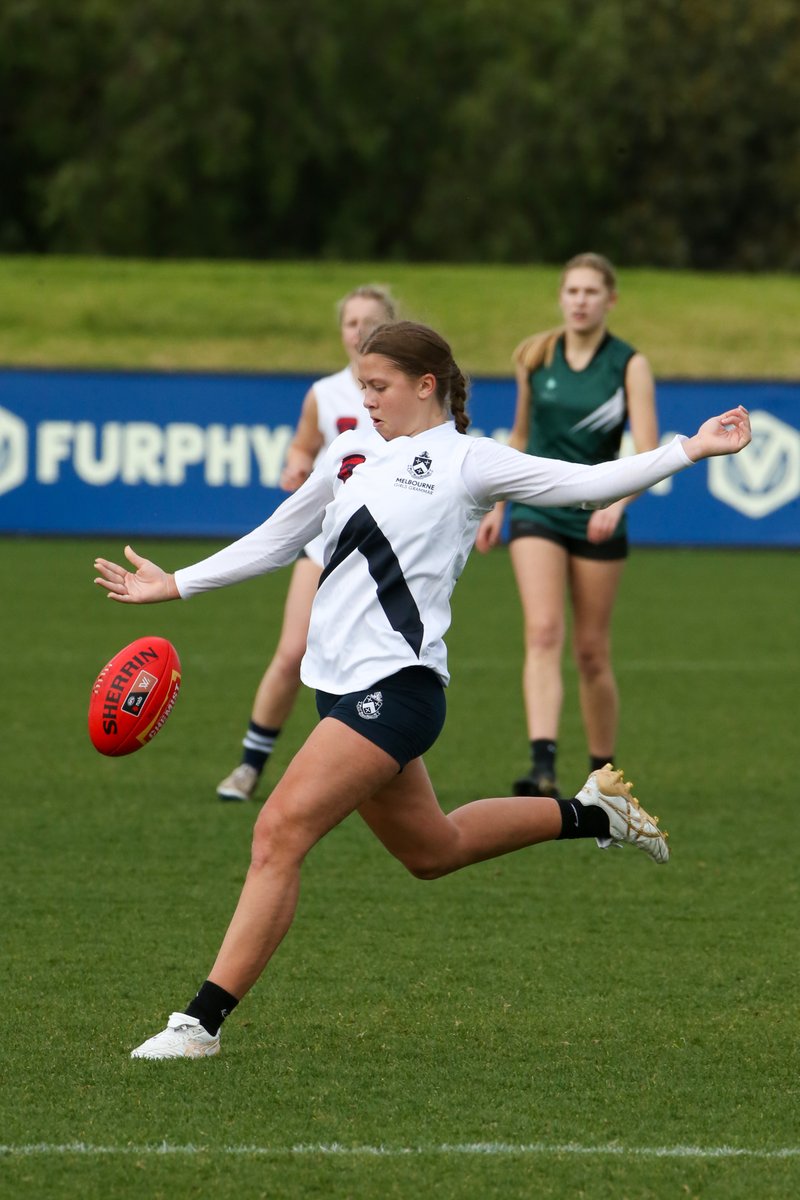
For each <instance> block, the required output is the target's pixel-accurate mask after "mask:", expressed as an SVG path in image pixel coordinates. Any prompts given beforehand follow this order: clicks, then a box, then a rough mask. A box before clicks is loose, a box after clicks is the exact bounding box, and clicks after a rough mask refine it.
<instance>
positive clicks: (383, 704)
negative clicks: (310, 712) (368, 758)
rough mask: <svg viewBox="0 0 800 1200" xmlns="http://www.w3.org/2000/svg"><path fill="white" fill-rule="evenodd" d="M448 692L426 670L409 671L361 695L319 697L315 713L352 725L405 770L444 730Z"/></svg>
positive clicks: (389, 678) (325, 693) (323, 694)
mask: <svg viewBox="0 0 800 1200" xmlns="http://www.w3.org/2000/svg"><path fill="white" fill-rule="evenodd" d="M446 709H447V705H446V703H445V697H444V687H443V686H442V682H441V680H440V679H439V676H438V675H436V674H435V672H433V671H431V670H430V668H428V667H405V668H404V669H403V670H402V671H398V672H397V673H396V674H395V675H389V676H388V677H387V678H386V679H379V680H378V682H377V683H373V684H372V686H371V687H369V688H366V689H365V690H362V691H358V692H347V693H346V694H345V695H343V696H334V695H332V693H331V692H320V691H318V692H317V712H318V713H319V715H320V718H322V717H334V718H335V719H336V720H337V721H341V722H342V724H344V725H349V726H350V728H351V729H354V730H355V731H356V733H360V734H361V736H362V737H365V738H366V739H367V741H370V742H373V743H374V744H375V745H376V746H380V748H381V750H385V751H386V753H387V754H390V755H391V756H392V758H394V759H395V760H396V761H397V763H398V764H399V766H400V770H401V771H402V769H403V767H404V766H405V765H406V763H409V762H411V760H412V759H413V758H419V757H420V755H421V754H424V753H425V751H426V750H430V748H431V746H432V745H433V743H434V742H435V741H436V739H437V737H438V736H439V734H440V733H441V732H442V727H443V725H444V718H445V712H446Z"/></svg>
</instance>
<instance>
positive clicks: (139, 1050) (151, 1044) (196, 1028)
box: [131, 1012, 219, 1058]
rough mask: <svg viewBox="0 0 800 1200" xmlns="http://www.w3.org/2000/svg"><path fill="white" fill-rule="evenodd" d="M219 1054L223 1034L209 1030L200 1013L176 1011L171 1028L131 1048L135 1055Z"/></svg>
mask: <svg viewBox="0 0 800 1200" xmlns="http://www.w3.org/2000/svg"><path fill="white" fill-rule="evenodd" d="M212 1054H219V1034H218V1033H216V1034H211V1033H207V1032H206V1030H205V1029H204V1028H203V1026H202V1025H201V1024H200V1022H199V1021H198V1019H197V1017H187V1015H186V1013H179V1012H174V1013H173V1014H172V1015H171V1017H170V1019H169V1021H168V1022H167V1028H166V1029H162V1031H161V1033H157V1034H156V1035H155V1037H151V1038H148V1039H147V1041H146V1042H142V1044H141V1046H137V1047H136V1049H135V1050H131V1058H209V1057H210V1056H211V1055H212Z"/></svg>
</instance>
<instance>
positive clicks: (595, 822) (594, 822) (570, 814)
mask: <svg viewBox="0 0 800 1200" xmlns="http://www.w3.org/2000/svg"><path fill="white" fill-rule="evenodd" d="M556 803H557V804H558V807H559V808H560V809H561V820H562V822H563V824H562V826H561V833H560V834H559V835H558V838H557V839H556V840H557V841H560V840H561V839H562V838H590V837H594V838H597V837H608V836H609V833H610V828H609V824H608V815H607V814H606V813H605V812H603V810H602V808H600V807H599V805H597V804H581V802H580V800H558V801H557V802H556Z"/></svg>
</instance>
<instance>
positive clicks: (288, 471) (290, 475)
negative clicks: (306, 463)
mask: <svg viewBox="0 0 800 1200" xmlns="http://www.w3.org/2000/svg"><path fill="white" fill-rule="evenodd" d="M310 474H311V472H310V471H307V470H306V469H305V468H304V467H290V466H286V467H284V468H283V470H282V471H281V478H280V486H281V487H282V488H283V490H284V491H285V492H296V491H297V489H298V488H299V487H300V485H301V483H305V481H306V480H307V479H308V477H309V475H310Z"/></svg>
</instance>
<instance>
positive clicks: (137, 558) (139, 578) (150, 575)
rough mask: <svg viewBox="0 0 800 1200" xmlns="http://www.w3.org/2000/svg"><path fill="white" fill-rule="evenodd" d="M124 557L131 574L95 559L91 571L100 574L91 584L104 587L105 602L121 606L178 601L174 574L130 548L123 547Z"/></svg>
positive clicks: (105, 560) (178, 593)
mask: <svg viewBox="0 0 800 1200" xmlns="http://www.w3.org/2000/svg"><path fill="white" fill-rule="evenodd" d="M125 557H126V558H127V560H128V562H130V563H132V564H133V565H134V567H135V568H136V570H135V571H128V570H126V568H125V567H120V566H118V565H117V563H112V562H109V561H108V559H106V558H96V559H95V562H94V569H95V570H96V571H99V572H100V574H99V575H98V577H97V578H96V579H95V581H94V582H95V583H96V584H97V586H98V587H101V588H105V590H106V591H107V592H108V598H109V600H119V601H120V602H121V603H122V604H157V603H158V602H159V601H160V600H179V599H180V592H179V591H178V587H177V584H176V583H175V576H174V575H169V574H168V573H167V572H166V571H162V570H161V567H158V566H156V564H155V563H154V562H150V560H149V559H147V558H142V556H141V555H140V554H137V553H136V551H135V550H134V549H132V547H131V546H126V547H125Z"/></svg>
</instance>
